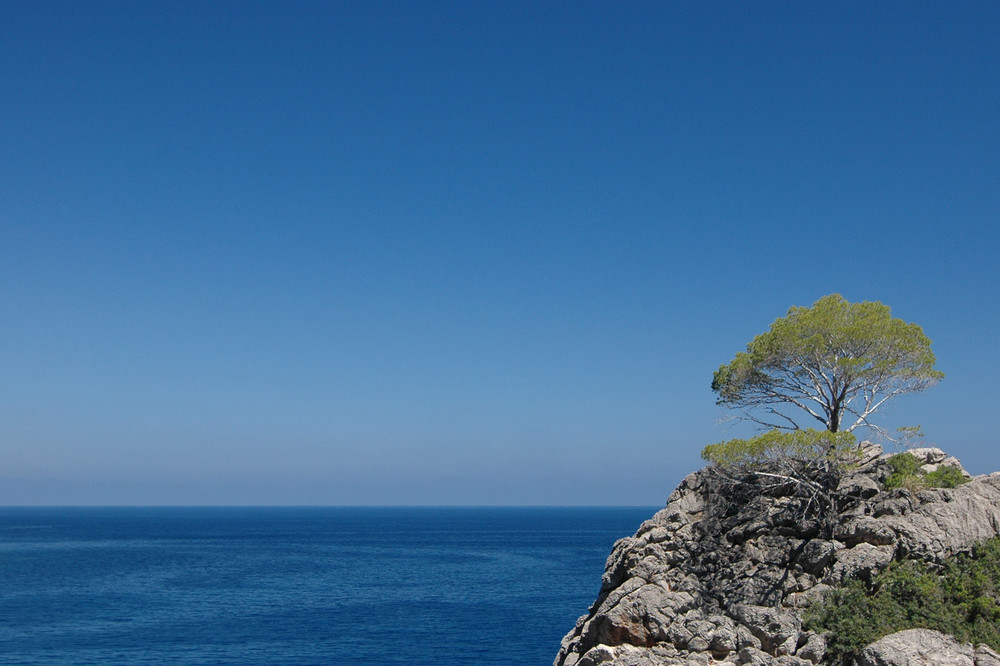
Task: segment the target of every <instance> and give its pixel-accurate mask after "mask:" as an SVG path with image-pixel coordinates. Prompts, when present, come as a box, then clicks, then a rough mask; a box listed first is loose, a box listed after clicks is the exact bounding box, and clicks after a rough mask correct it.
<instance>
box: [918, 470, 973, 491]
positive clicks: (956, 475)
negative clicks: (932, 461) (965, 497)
mask: <svg viewBox="0 0 1000 666" xmlns="http://www.w3.org/2000/svg"><path fill="white" fill-rule="evenodd" d="M924 481H926V482H927V485H928V486H930V487H931V488H955V487H958V486H960V485H962V484H963V483H966V482H968V481H969V479H967V478H965V477H964V476H963V475H962V472H961V470H959V469H958V468H957V467H952V466H950V465H946V466H944V467H938V468H937V469H936V470H934V471H933V472H931V473H929V474H927V475H926V476H924Z"/></svg>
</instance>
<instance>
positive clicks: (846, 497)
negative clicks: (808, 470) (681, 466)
mask: <svg viewBox="0 0 1000 666" xmlns="http://www.w3.org/2000/svg"><path fill="white" fill-rule="evenodd" d="M912 453H913V454H914V455H916V456H918V457H919V458H920V459H921V462H923V463H924V464H925V469H933V468H934V466H936V465H941V464H950V465H956V466H959V467H960V465H959V463H958V461H957V460H955V459H954V458H947V457H946V456H945V454H944V453H942V452H941V451H940V450H938V449H919V450H914V451H912ZM889 473H890V470H889V466H888V464H887V462H886V458H885V456H882V455H881V449H879V448H878V447H874V446H871V445H866V446H865V457H864V459H863V460H862V462H861V464H860V465H859V466H858V467H857V468H855V471H854V472H852V473H851V474H850V475H848V476H845V477H844V478H842V479H840V480H839V483H838V485H837V487H836V490H835V492H833V493H832V496H833V499H834V502H835V504H834V506H833V508H832V509H830V510H828V511H826V512H825V513H824V512H817V511H816V510H815V509H816V507H815V498H810V497H808V496H804V495H803V494H802V493H799V492H794V489H793V488H792V487H791V486H785V487H782V486H780V485H779V486H775V485H774V484H770V485H769V486H768V488H766V489H764V488H760V487H758V488H754V487H753V486H752V484H751V485H748V484H733V483H731V482H729V481H727V480H726V479H724V478H722V477H720V475H719V474H718V473H717V472H716V471H714V470H713V469H712V468H705V469H703V470H701V471H699V472H695V473H694V474H691V475H690V476H688V477H687V478H686V479H684V481H683V482H681V484H680V485H679V486H678V487H677V489H676V490H675V491H674V492H673V494H672V495H671V496H670V498H669V500H668V503H667V506H666V508H664V509H662V510H661V511H659V512H657V513H656V514H655V515H654V516H653V517H652V518H651V519H650V520H647V521H646V522H645V523H643V524H642V526H640V528H639V530H638V531H637V532H636V534H635V535H634V536H632V537H629V538H625V539H621V540H620V541H618V543H616V544H615V546H614V549H613V550H612V553H611V555H610V557H609V558H608V562H607V567H606V570H605V573H604V576H603V578H602V585H601V591H600V594H599V596H598V598H597V600H596V601H595V602H594V604H593V606H592V607H591V608H590V612H589V613H588V614H587V615H584V616H583V617H581V618H580V619H579V620H578V621H577V623H576V627H575V628H574V629H573V630H572V631H570V632H569V633H568V634H567V635H566V637H565V638H564V639H563V642H562V646H561V649H560V651H559V655H558V656H557V657H556V660H555V665H556V666H592V665H596V664H606V665H608V666H626V665H627V666H663V665H688V664H728V665H732V666H738V665H747V666H750V665H753V666H770V665H776V666H778V665H780V666H811V665H812V664H820V663H824V655H825V640H824V638H823V636H822V635H819V634H814V633H811V632H809V631H805V630H804V629H803V627H802V616H803V611H804V609H806V608H807V607H808V606H809V605H810V604H811V603H812V602H813V601H814V600H816V599H817V598H819V597H820V596H821V595H822V594H823V593H824V591H826V590H829V589H830V586H833V585H836V584H838V583H840V582H841V581H842V580H844V579H846V578H849V577H862V578H870V577H871V576H873V575H875V574H876V573H878V572H879V571H881V570H883V569H884V568H885V567H886V566H888V564H889V563H890V562H892V561H893V560H894V559H901V558H908V557H910V558H912V557H916V558H922V559H925V560H933V561H942V560H943V559H944V558H946V557H948V556H950V555H953V554H955V553H957V552H960V551H962V550H965V549H968V548H969V547H970V546H971V545H972V544H973V543H975V542H977V541H981V540H983V539H987V538H990V537H993V536H996V535H998V534H1000V473H994V474H991V475H988V476H979V477H975V478H973V479H972V480H971V481H970V482H969V483H965V484H963V485H960V486H958V487H957V488H953V489H932V490H918V491H911V490H906V489H902V488H900V489H895V490H884V489H883V488H884V481H885V479H886V478H887V477H888V475H889ZM856 663H857V664H858V666H897V665H898V666H904V665H910V666H918V665H920V664H942V665H943V664H967V665H968V666H987V665H989V666H1000V657H998V656H997V655H996V654H995V653H993V652H992V651H991V650H990V649H989V648H987V647H985V646H978V647H977V646H971V645H967V644H966V645H963V644H961V643H958V642H957V641H955V640H953V639H951V638H950V637H947V636H944V635H942V634H939V633H937V632H933V631H928V630H911V631H906V632H900V633H898V634H893V635H892V636H889V637H886V638H884V639H882V640H880V641H878V643H875V644H873V645H871V646H869V647H868V648H866V649H865V650H864V651H863V653H862V654H861V655H859V656H858V658H857V661H856Z"/></svg>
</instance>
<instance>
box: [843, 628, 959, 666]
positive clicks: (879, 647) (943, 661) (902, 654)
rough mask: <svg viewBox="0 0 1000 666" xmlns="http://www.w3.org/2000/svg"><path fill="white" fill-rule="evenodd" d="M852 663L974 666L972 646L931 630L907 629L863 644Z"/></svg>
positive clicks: (896, 665) (911, 665) (875, 665)
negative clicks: (867, 644)
mask: <svg viewBox="0 0 1000 666" xmlns="http://www.w3.org/2000/svg"><path fill="white" fill-rule="evenodd" d="M854 664H855V666H976V663H975V651H974V650H973V649H972V645H970V644H968V643H960V642H959V641H957V640H955V639H954V638H952V637H951V636H947V635H945V634H942V633H941V632H938V631H932V630H930V629H907V630H906V631H900V632H897V633H895V634H890V635H889V636H886V637H885V638H883V639H881V640H879V641H876V642H874V643H872V644H871V645H869V646H868V647H866V648H865V649H864V650H862V651H861V654H859V655H858V657H857V659H855V661H854Z"/></svg>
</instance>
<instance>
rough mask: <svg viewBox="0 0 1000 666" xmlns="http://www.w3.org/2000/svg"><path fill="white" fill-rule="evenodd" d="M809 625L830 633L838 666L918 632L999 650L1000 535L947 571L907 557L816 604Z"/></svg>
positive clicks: (830, 654) (947, 565)
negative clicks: (886, 639) (880, 643)
mask: <svg viewBox="0 0 1000 666" xmlns="http://www.w3.org/2000/svg"><path fill="white" fill-rule="evenodd" d="M902 455H908V454H902ZM909 457H911V458H912V456H909ZM805 627H806V628H808V629H810V630H812V631H816V632H822V633H825V634H826V641H827V657H828V659H830V660H832V662H833V663H849V662H850V659H851V658H852V657H853V655H855V654H856V653H857V652H858V651H860V650H861V649H862V648H863V647H865V646H866V645H868V644H870V643H873V642H874V641H876V640H878V639H879V638H882V637H883V636H888V635H889V634H892V633H895V632H897V631H903V630H905V629H915V628H926V629H934V630H937V631H940V632H943V633H946V634H952V635H953V636H955V637H956V638H958V639H959V640H962V641H967V642H970V643H973V644H978V643H986V644H987V645H989V646H990V647H992V648H993V649H997V650H1000V538H994V539H990V540H988V541H985V542H983V543H981V544H979V545H977V546H975V547H973V548H972V551H971V552H969V553H965V554H959V555H956V556H954V557H952V558H949V559H948V560H947V562H946V563H945V565H944V567H942V568H936V567H935V566H934V565H932V564H928V563H926V562H923V561H918V560H906V561H902V562H894V563H893V564H892V565H891V566H890V567H889V568H888V569H886V570H885V571H883V572H882V573H881V574H879V575H877V576H875V577H874V578H873V580H872V582H871V584H870V585H866V584H865V583H864V582H862V581H860V580H852V581H851V582H849V583H848V584H847V585H845V586H843V587H840V588H837V589H834V590H832V591H831V592H829V593H828V594H827V595H826V596H825V597H824V598H823V600H822V601H821V602H820V603H818V604H816V605H815V606H813V607H812V608H811V609H810V610H809V611H808V612H807V614H806V617H805Z"/></svg>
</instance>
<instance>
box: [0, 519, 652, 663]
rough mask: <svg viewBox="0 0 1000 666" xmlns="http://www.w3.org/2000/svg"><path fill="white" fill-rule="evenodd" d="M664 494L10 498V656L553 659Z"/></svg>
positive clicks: (3, 539) (4, 559) (6, 587)
mask: <svg viewBox="0 0 1000 666" xmlns="http://www.w3.org/2000/svg"><path fill="white" fill-rule="evenodd" d="M653 511H654V509H653V508H634V507H630V508H344V507H338V508H215V507H213V508H0V663H3V664H33V665H34V664H369V665H376V664H408V665H409V666H424V665H427V666H430V665H431V664H434V665H435V666H442V665H461V664H476V665H478V666H484V665H490V664H497V665H499V664H504V665H511V664H524V665H527V664H541V665H545V664H550V663H551V662H552V659H553V658H554V657H555V654H556V652H557V650H558V648H559V641H560V639H561V638H562V636H563V634H565V633H566V632H567V631H568V630H569V629H571V628H572V627H573V624H574V622H575V621H576V618H577V617H578V616H579V615H581V614H582V613H584V612H586V610H587V608H588V606H589V605H590V604H591V603H592V602H593V601H594V598H595V597H596V595H597V592H598V590H599V588H600V576H601V573H602V571H603V567H604V562H605V559H606V558H607V556H608V554H609V552H610V549H611V546H612V544H613V543H614V541H615V540H616V539H618V538H620V537H623V536H627V535H630V534H632V533H633V532H634V531H635V530H636V528H637V527H638V526H639V524H640V523H641V522H642V521H643V520H644V519H646V518H648V517H649V516H650V515H652V513H653Z"/></svg>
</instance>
